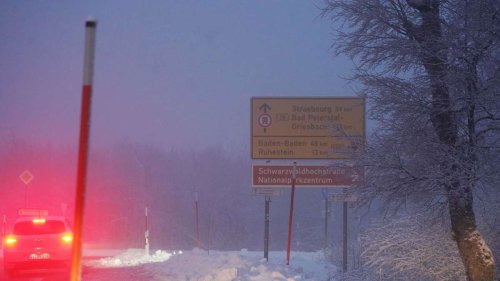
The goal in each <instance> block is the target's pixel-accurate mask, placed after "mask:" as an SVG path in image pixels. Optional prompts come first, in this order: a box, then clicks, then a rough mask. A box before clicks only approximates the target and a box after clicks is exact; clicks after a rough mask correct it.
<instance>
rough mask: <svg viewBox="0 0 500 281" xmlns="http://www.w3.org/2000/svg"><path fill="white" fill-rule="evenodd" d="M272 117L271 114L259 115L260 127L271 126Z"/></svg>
mask: <svg viewBox="0 0 500 281" xmlns="http://www.w3.org/2000/svg"><path fill="white" fill-rule="evenodd" d="M272 121H273V119H272V118H271V115H269V114H267V113H264V114H261V115H260V116H259V125H260V126H261V127H262V128H267V127H269V126H271V123H272Z"/></svg>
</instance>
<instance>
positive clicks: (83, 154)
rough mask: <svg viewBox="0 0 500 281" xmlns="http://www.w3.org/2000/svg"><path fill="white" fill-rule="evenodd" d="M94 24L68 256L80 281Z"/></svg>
mask: <svg viewBox="0 0 500 281" xmlns="http://www.w3.org/2000/svg"><path fill="white" fill-rule="evenodd" d="M96 27H97V21H96V20H95V19H93V18H91V17H90V18H89V19H87V21H86V22H85V50H84V61H83V64H84V66H83V89H82V107H81V117H80V139H79V150H78V167H77V179H76V180H77V183H76V198H75V214H74V225H75V226H74V230H73V236H74V237H73V252H72V255H71V271H70V280H71V281H80V280H81V256H82V229H83V214H84V209H85V187H86V179H87V162H88V146H89V135H90V108H91V107H90V105H91V101H92V75H93V70H94V53H95V33H96Z"/></svg>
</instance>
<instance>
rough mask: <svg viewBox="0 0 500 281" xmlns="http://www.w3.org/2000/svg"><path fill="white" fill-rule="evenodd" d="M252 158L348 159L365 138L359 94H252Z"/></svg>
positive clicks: (363, 114)
mask: <svg viewBox="0 0 500 281" xmlns="http://www.w3.org/2000/svg"><path fill="white" fill-rule="evenodd" d="M251 110H252V111H251V115H252V116H251V120H252V124H251V133H252V158H253V159H350V158H352V157H353V155H355V154H358V153H360V152H361V151H362V146H363V144H364V138H365V101H364V99H363V98H354V97H353V98H350V97H348V98H329V97H328V98H327V97H325V98H252V108H251Z"/></svg>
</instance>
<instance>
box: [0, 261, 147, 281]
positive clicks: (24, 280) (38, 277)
mask: <svg viewBox="0 0 500 281" xmlns="http://www.w3.org/2000/svg"><path fill="white" fill-rule="evenodd" d="M0 265H3V260H2V259H0ZM152 279H154V277H153V274H151V273H148V272H147V271H145V270H144V269H143V268H142V267H141V266H138V267H124V268H87V267H84V268H83V274H82V280H83V281H114V280H116V281H128V280H130V281H132V280H136V281H149V280H152ZM0 280H2V281H68V280H69V273H68V272H67V270H63V269H37V270H22V271H20V272H18V273H17V274H16V276H13V277H8V276H6V275H5V273H4V271H3V266H0Z"/></svg>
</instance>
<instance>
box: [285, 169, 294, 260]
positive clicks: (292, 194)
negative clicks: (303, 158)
mask: <svg viewBox="0 0 500 281" xmlns="http://www.w3.org/2000/svg"><path fill="white" fill-rule="evenodd" d="M296 169H297V162H296V161H294V162H293V172H292V192H291V195H290V216H289V220H288V246H287V249H286V265H290V247H291V243H292V224H293V201H294V198H295V177H296Z"/></svg>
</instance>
